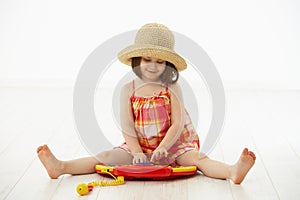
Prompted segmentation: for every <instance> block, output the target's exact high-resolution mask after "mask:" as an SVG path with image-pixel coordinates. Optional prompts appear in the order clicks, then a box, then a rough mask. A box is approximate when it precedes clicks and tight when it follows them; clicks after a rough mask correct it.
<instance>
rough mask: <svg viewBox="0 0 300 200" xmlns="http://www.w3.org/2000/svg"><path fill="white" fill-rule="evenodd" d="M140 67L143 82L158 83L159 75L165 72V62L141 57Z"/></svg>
mask: <svg viewBox="0 0 300 200" xmlns="http://www.w3.org/2000/svg"><path fill="white" fill-rule="evenodd" d="M140 67H141V73H142V78H143V80H144V81H158V80H159V77H160V75H161V74H162V73H163V72H164V71H165V68H166V61H164V60H161V59H158V58H153V57H147V56H143V57H141V63H140Z"/></svg>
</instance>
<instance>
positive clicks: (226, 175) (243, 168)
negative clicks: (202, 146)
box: [176, 148, 256, 184]
mask: <svg viewBox="0 0 300 200" xmlns="http://www.w3.org/2000/svg"><path fill="white" fill-rule="evenodd" d="M255 159H256V157H255V154H254V153H253V152H252V151H248V149H247V148H245V149H244V150H243V152H242V154H241V156H240V158H239V160H238V161H237V162H236V163H235V164H234V165H228V164H225V163H222V162H219V161H215V160H211V159H209V158H208V157H207V156H205V155H203V154H201V153H199V152H198V151H188V152H186V153H184V154H183V155H181V156H180V157H178V158H177V160H176V161H177V163H178V164H179V165H196V166H197V167H198V169H199V170H200V171H201V172H202V173H203V174H204V175H206V176H209V177H212V178H218V179H230V180H232V181H233V182H234V183H235V184H240V183H241V182H242V181H243V180H244V178H245V176H246V175H247V173H248V172H249V170H250V169H251V167H252V166H253V165H254V162H255Z"/></svg>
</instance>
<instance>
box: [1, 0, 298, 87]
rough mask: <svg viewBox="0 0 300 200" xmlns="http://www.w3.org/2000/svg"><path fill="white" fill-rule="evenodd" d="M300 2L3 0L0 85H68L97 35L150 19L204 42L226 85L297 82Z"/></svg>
mask: <svg viewBox="0 0 300 200" xmlns="http://www.w3.org/2000/svg"><path fill="white" fill-rule="evenodd" d="M299 8H300V4H299V2H297V1H292V0H277V1H274V0H272V1H271V0H264V1H262V0H260V1H259V0H252V1H240V0H229V1H221V0H219V1H216V0H211V1H188V0H186V1H162V0H152V1H138V0H132V1H115V0H107V1H99V0H98V1H71V0H68V1H58V0H51V1H50V0H49V1H41V0H27V1H21V0H1V1H0V85H10V84H13V85H15V84H17V85H18V84H20V85H26V84H38V85H42V84H45V83H46V84H58V85H59V84H69V85H72V84H74V81H75V79H76V75H77V73H78V71H79V69H80V67H81V65H82V63H83V62H84V60H85V59H86V58H87V56H88V55H89V53H91V52H92V51H93V50H94V49H95V48H96V47H97V46H98V45H100V44H101V43H102V42H103V41H105V40H107V39H109V38H110V37H112V36H114V35H117V34H120V33H122V32H125V31H129V30H133V29H138V28H139V27H140V26H142V25H143V24H145V23H148V22H154V21H155V22H160V23H163V24H165V25H167V26H168V27H169V28H170V29H172V30H174V31H177V32H179V33H183V34H184V35H186V36H188V37H190V38H191V39H192V40H194V41H196V42H197V43H198V44H199V45H200V46H202V48H204V50H205V51H206V52H207V53H208V55H209V56H210V57H211V59H212V60H213V62H214V63H215V65H216V67H217V69H218V71H219V73H220V75H221V77H222V79H223V81H224V84H225V86H226V87H231V86H232V87H255V88H271V89H274V88H279V89H300V78H299V77H300V59H299V52H300V37H299V35H300V27H299V24H300V18H299V14H298V13H299V11H300V9H299ZM297 12H298V13H297Z"/></svg>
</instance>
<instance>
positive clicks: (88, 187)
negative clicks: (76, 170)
mask: <svg viewBox="0 0 300 200" xmlns="http://www.w3.org/2000/svg"><path fill="white" fill-rule="evenodd" d="M106 174H109V175H111V176H112V177H113V178H114V179H115V180H109V181H104V180H100V181H93V182H89V183H88V184H85V183H80V184H79V185H78V186H77V188H76V191H77V193H78V194H79V195H81V196H83V195H86V194H88V193H89V192H90V191H92V190H93V189H94V187H95V186H116V185H122V184H124V176H118V177H115V176H114V175H112V174H111V173H110V172H106Z"/></svg>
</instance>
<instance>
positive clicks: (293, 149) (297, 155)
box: [286, 139, 300, 160]
mask: <svg viewBox="0 0 300 200" xmlns="http://www.w3.org/2000/svg"><path fill="white" fill-rule="evenodd" d="M286 142H287V143H288V144H289V147H290V149H291V150H292V152H294V153H295V155H296V157H297V158H298V159H299V160H300V155H299V154H298V153H297V151H296V150H295V148H294V147H293V145H292V144H291V143H290V142H289V140H288V139H286Z"/></svg>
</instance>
